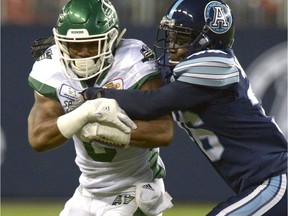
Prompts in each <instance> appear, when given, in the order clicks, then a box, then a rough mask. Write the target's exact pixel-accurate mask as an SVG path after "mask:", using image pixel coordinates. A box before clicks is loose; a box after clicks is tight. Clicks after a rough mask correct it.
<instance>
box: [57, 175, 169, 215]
mask: <svg viewBox="0 0 288 216" xmlns="http://www.w3.org/2000/svg"><path fill="white" fill-rule="evenodd" d="M157 184H159V185H160V186H161V187H162V188H164V183H163V180H162V179H161V180H158V181H157ZM135 189H136V187H134V186H133V187H131V188H130V190H128V191H126V192H123V193H120V194H117V195H113V196H95V195H94V194H91V193H90V192H88V191H87V190H85V189H84V188H83V187H82V186H79V187H78V188H77V189H76V190H75V193H74V195H73V197H72V198H70V199H69V200H68V201H67V202H66V204H65V207H64V209H63V210H62V211H61V213H60V215H59V216H144V214H143V213H142V212H141V211H140V209H138V206H137V204H136V199H135ZM139 211H140V212H139ZM138 212H139V213H138ZM161 215H162V214H159V215H157V216H161Z"/></svg>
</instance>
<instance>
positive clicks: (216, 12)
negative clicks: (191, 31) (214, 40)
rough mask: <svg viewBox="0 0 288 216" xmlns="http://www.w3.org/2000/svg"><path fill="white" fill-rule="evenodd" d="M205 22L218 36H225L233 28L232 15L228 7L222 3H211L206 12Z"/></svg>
mask: <svg viewBox="0 0 288 216" xmlns="http://www.w3.org/2000/svg"><path fill="white" fill-rule="evenodd" d="M204 17H205V21H206V23H207V24H208V26H209V28H210V29H211V31H213V32H214V33H216V34H224V33H225V32H227V31H228V30H229V29H230V28H231V26H232V20H233V18H232V15H231V12H230V9H229V7H228V5H225V4H223V3H221V2H217V1H211V2H209V3H208V4H207V5H206V7H205V10H204Z"/></svg>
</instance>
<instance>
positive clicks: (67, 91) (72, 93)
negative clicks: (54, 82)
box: [59, 84, 79, 100]
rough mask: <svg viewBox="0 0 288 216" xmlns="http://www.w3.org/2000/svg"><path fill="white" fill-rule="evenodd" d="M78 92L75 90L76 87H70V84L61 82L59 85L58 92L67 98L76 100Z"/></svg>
mask: <svg viewBox="0 0 288 216" xmlns="http://www.w3.org/2000/svg"><path fill="white" fill-rule="evenodd" d="M78 92H79V91H77V90H76V89H74V88H72V87H71V86H68V85H66V84H63V85H62V86H61V89H60V91H59V94H60V96H62V97H65V98H68V99H70V100H76V98H77V95H78Z"/></svg>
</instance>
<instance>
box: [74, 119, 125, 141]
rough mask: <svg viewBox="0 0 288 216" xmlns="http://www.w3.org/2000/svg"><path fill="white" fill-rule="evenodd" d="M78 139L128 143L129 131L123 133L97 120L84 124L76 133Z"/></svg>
mask: <svg viewBox="0 0 288 216" xmlns="http://www.w3.org/2000/svg"><path fill="white" fill-rule="evenodd" d="M78 137H79V138H80V140H82V141H85V142H89V141H92V140H93V141H101V142H104V143H108V144H113V145H125V146H127V145H129V142H130V137H131V134H130V133H124V132H123V131H121V130H119V129H118V128H115V127H110V126H107V125H103V124H99V123H97V122H94V123H88V124H86V125H85V126H84V127H83V128H82V130H80V132H79V133H78Z"/></svg>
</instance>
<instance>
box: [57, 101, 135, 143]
mask: <svg viewBox="0 0 288 216" xmlns="http://www.w3.org/2000/svg"><path fill="white" fill-rule="evenodd" d="M96 121H97V122H101V123H105V124H106V125H107V126H112V127H115V128H118V129H119V130H121V131H124V132H125V133H130V131H131V129H136V128H137V126H136V124H135V123H134V122H133V121H132V120H131V119H130V118H129V117H128V116H127V115H126V114H125V112H124V111H123V110H122V109H121V108H120V107H119V105H118V103H117V102H116V100H114V99H107V98H99V99H94V100H88V101H86V102H85V103H83V104H82V105H81V106H79V107H78V108H76V109H75V110H73V111H71V112H70V113H67V114H65V115H62V116H60V117H59V118H58V119H57V126H58V128H59V131H60V132H61V133H62V135H63V136H65V137H66V138H71V137H72V136H73V135H74V134H75V133H77V132H78V131H79V130H80V129H81V128H82V127H83V126H84V125H85V124H87V123H90V122H96Z"/></svg>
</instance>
